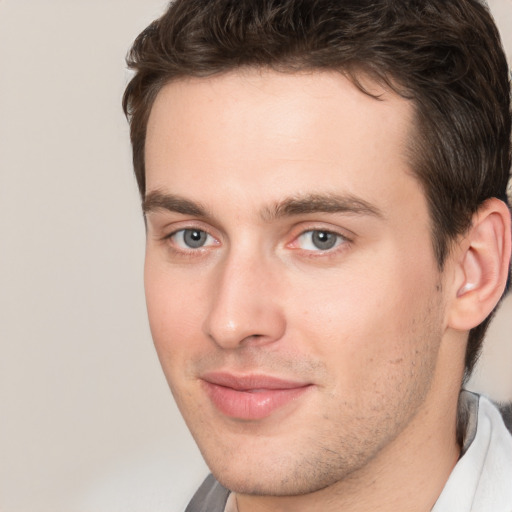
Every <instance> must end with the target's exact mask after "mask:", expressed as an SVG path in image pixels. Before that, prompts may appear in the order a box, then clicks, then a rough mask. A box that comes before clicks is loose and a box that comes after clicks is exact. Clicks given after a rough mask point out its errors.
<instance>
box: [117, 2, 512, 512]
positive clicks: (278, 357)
mask: <svg viewBox="0 0 512 512" xmlns="http://www.w3.org/2000/svg"><path fill="white" fill-rule="evenodd" d="M129 65H130V66H131V67H132V68H133V69H134V70H135V76H134V78H133V79H132V81H131V82H130V84H129V85H128V88H127V90H126V93H125V97H124V108H125V111H126V113H127V115H128V116H129V119H130V122H131V139H132V144H133V158H134V166H135V173H136V176H137V180H138V184H139V188H140V192H141V196H142V203H143V210H144V215H145V219H146V226H147V247H146V264H145V286H146V297H147V305H148V312H149V320H150V326H151V330H152V334H153V338H154V342H155V345H156V349H157V352H158V355H159V358H160V361H161V364H162V367H163V370H164V372H165V375H166V377H167V380H168V382H169V384H170V387H171V390H172V392H173V394H174V397H175V399H176V401H177V403H178V406H179V408H180V410H181V412H182V414H183V416H184V418H185V421H186V422H187V424H188V427H189V428H190V430H191V432H192V434H193V436H194V438H195V440H196V442H197V443H198V446H199V448H200V449H201V452H202V454H203V456H204V458H205V460H206V462H207V464H208V465H209V467H210V469H211V471H212V474H213V476H210V477H209V478H208V479H207V480H206V481H205V483H204V484H203V486H202V487H201V488H200V490H199V491H198V493H197V494H196V496H195V497H194V499H193V500H192V502H191V504H190V505H189V507H188V509H187V510H188V511H199V510H201V511H215V512H217V511H219V512H221V511H224V510H226V511H228V512H233V511H238V512H257V511H269V510H272V511H299V512H301V511H317V510H322V511H324V512H328V511H331V510H332V511H334V510H336V511H344V512H348V511H350V512H354V511H362V510H364V511H368V510H379V511H398V510H400V511H401V510H404V511H405V510H407V511H429V510H434V511H436V512H439V511H450V512H454V511H464V512H465V511H474V512H482V511H492V512H510V511H511V510H512V486H511V485H510V482H512V438H511V437H510V435H509V433H508V432H507V429H506V427H505V425H504V423H503V420H502V418H501V416H500V414H499V412H498V410H497V409H496V408H495V407H494V406H493V405H492V404H491V403H490V402H489V401H488V400H487V399H485V398H480V397H478V396H476V395H472V394H470V393H467V392H462V393H460V390H461V385H462V383H463V382H464V380H465V379H466V378H467V377H468V376H469V374H470V373H471V370H472V368H473V366H474V363H475V361H476V359H477V357H478V353H479V350H480V346H481V343H482V338H483V335H484V332H485V329H486V327H487V325H488V322H489V320H490V318H491V316H492V313H493V311H494V309H495V307H496V305H497V304H498V302H499V301H500V298H501V297H502V295H503V293H504V290H505V287H506V282H507V276H508V273H509V263H510V252H511V240H510V239H511V236H510V232H511V223H510V212H509V208H508V206H507V203H506V202H507V197H506V187H507V182H508V178H509V168H510V124H511V120H510V102H509V100H510V90H509V82H508V70H507V65H506V61H505V57H504V55H503V51H502V49H501V46H500V42H499V36H498V34H497V31H496V28H495V26H494V24H493V22H492V20H491V18H490V15H489V13H488V12H487V10H486V8H485V7H484V6H483V5H481V4H480V3H478V2H477V1H476V0H451V1H450V2H445V1H444V0H415V1H411V2H396V1H391V0H371V1H370V0H366V1H363V0H358V1H355V0H265V1H262V0H237V1H234V0H176V1H175V2H174V3H172V4H171V5H170V7H169V9H168V11H167V12H166V13H165V14H164V15H163V16H162V18H161V19H159V20H157V21H155V22H154V23H153V24H152V25H150V26H149V27H148V28H147V29H146V30H145V31H144V32H143V33H142V34H141V35H140V36H139V38H138V39H137V41H136V42H135V44H134V46H133V48H132V51H131V54H130V56H129Z"/></svg>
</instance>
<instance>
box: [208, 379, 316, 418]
mask: <svg viewBox="0 0 512 512" xmlns="http://www.w3.org/2000/svg"><path fill="white" fill-rule="evenodd" d="M202 382H203V386H204V389H205V391H206V394H207V395H208V397H209V398H210V400H211V401H212V403H213V405H214V406H215V407H216V408H217V409H218V410H219V411H220V412H221V413H223V414H224V415H226V416H228V417H230V418H236V419H241V420H260V419H263V418H266V417H268V416H270V415H271V414H272V413H273V412H274V411H276V410H278V409H281V408H283V407H285V406H286V405H288V404H289V403H291V402H293V401H295V400H297V399H298V398H299V397H300V396H301V395H303V394H304V393H305V392H306V391H307V390H308V389H309V388H310V387H311V386H312V385H311V384H309V383H303V382H293V381H287V380H282V379H278V378H275V377H270V376H265V375H245V376H234V375H231V374H228V373H210V374H207V375H205V376H203V378H202Z"/></svg>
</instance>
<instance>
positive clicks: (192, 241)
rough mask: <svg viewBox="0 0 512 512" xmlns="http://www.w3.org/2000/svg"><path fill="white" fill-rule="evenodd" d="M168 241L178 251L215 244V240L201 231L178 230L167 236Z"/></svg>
mask: <svg viewBox="0 0 512 512" xmlns="http://www.w3.org/2000/svg"><path fill="white" fill-rule="evenodd" d="M169 239H170V240H171V241H172V242H173V244H174V245H176V246H177V247H178V248H179V249H184V250H191V249H201V248H203V247H209V246H212V245H215V244H216V241H215V238H213V236H211V235H209V234H208V233H207V232H206V231H203V230H202V229H192V228H187V229H180V230H179V231H175V232H174V233H173V234H172V235H170V236H169Z"/></svg>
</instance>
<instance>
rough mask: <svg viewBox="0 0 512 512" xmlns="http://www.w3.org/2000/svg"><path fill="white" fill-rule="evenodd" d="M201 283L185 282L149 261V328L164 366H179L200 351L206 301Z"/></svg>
mask: <svg viewBox="0 0 512 512" xmlns="http://www.w3.org/2000/svg"><path fill="white" fill-rule="evenodd" d="M199 283H200V281H199V280H190V279H188V278H185V277H184V276H183V275H182V274H181V273H180V272H170V271H169V269H165V268H160V267H159V266H158V264H152V262H151V259H149V258H148V259H147V260H146V265H145V272H144V287H145V293H146V305H147V310H148V318H149V324H150V328H151V334H152V337H153V341H154V344H155V347H156V350H157V353H158V356H159V358H160V360H161V363H162V365H163V366H164V369H165V366H167V365H169V364H171V363H172V364H178V362H179V359H180V358H186V357H189V354H190V353H191V352H194V351H195V350H196V349H197V347H196V344H197V340H198V335H197V334H198V329H199V330H200V329H201V326H202V324H203V320H202V317H203V315H202V301H201V297H204V295H205V294H204V293H202V290H201V287H200V286H198V284H199Z"/></svg>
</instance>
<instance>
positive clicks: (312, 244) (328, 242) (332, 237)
mask: <svg viewBox="0 0 512 512" xmlns="http://www.w3.org/2000/svg"><path fill="white" fill-rule="evenodd" d="M344 241H345V239H344V238H343V237H342V236H341V235H339V234H337V233H332V232H331V231H322V230H317V229H314V230H311V231H305V232H304V233H302V234H301V235H300V236H299V237H298V238H297V242H298V243H297V246H298V247H299V248H300V249H304V250H306V251H328V250H329V249H334V248H335V247H337V246H338V245H340V244H341V243H343V242H344Z"/></svg>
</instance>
